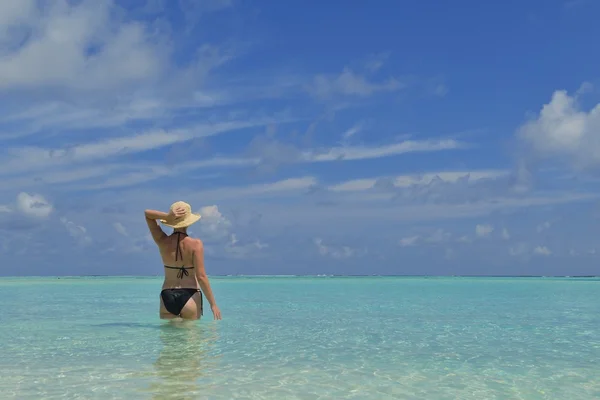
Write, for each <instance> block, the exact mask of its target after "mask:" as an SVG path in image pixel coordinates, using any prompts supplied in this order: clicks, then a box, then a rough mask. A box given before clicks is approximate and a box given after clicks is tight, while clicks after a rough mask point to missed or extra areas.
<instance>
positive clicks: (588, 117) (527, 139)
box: [517, 90, 600, 169]
mask: <svg viewBox="0 0 600 400" xmlns="http://www.w3.org/2000/svg"><path fill="white" fill-rule="evenodd" d="M578 95H579V94H576V95H575V97H572V96H569V95H568V94H567V92H566V91H564V90H558V91H556V92H554V94H553V95H552V99H551V100H550V102H549V103H547V104H545V105H544V106H543V107H542V109H541V111H540V113H539V115H537V117H536V118H535V119H534V120H531V121H528V122H527V123H525V124H523V126H521V127H520V128H519V129H518V131H517V136H518V137H519V139H520V140H521V141H522V142H523V143H525V144H527V145H528V146H530V148H531V150H532V151H533V153H534V154H535V155H537V156H539V157H541V158H548V159H553V160H556V161H561V160H566V161H567V162H569V163H570V164H571V165H572V166H573V167H575V168H577V169H580V168H587V167H592V166H596V165H598V163H600V136H599V135H598V132H599V131H600V104H597V105H596V106H594V107H593V108H591V109H590V110H589V111H585V110H582V109H581V107H580V105H579V104H578V97H577V96H578Z"/></svg>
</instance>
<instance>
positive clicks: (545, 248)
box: [533, 246, 552, 256]
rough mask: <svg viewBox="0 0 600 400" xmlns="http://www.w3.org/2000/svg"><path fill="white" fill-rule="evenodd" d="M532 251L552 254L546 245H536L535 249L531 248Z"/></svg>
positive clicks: (546, 254)
mask: <svg viewBox="0 0 600 400" xmlns="http://www.w3.org/2000/svg"><path fill="white" fill-rule="evenodd" d="M533 253H534V254H537V255H541V256H549V255H551V254H552V251H550V249H549V248H547V247H546V246H537V247H536V248H535V249H533Z"/></svg>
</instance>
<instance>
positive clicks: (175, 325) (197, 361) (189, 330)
mask: <svg viewBox="0 0 600 400" xmlns="http://www.w3.org/2000/svg"><path fill="white" fill-rule="evenodd" d="M159 335H160V340H161V342H162V349H161V351H160V353H159V356H158V358H157V359H156V361H155V362H154V369H155V372H156V377H155V380H154V382H152V383H151V384H150V387H149V390H150V393H152V398H153V399H198V398H201V396H202V393H203V392H206V390H207V389H208V387H207V385H206V383H207V382H208V381H209V379H202V378H210V373H211V371H213V370H215V369H216V365H217V362H218V358H219V356H218V355H217V354H215V342H216V340H217V338H218V335H217V326H216V324H210V323H209V324H202V323H197V322H195V321H183V322H181V321H178V322H174V321H169V322H165V323H164V324H163V325H161V327H160V330H159ZM203 380H204V381H205V382H204V383H203V382H202V381H203Z"/></svg>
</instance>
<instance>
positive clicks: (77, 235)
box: [60, 217, 92, 246]
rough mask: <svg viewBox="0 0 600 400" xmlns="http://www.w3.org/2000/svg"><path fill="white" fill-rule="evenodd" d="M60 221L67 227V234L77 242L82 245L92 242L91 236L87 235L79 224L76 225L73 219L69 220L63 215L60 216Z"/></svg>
mask: <svg viewBox="0 0 600 400" xmlns="http://www.w3.org/2000/svg"><path fill="white" fill-rule="evenodd" d="M60 222H61V223H62V224H63V225H64V226H65V228H67V231H68V232H69V235H71V236H72V237H73V238H74V239H75V240H77V242H78V243H79V244H80V245H82V246H85V245H88V244H90V243H91V242H92V238H90V237H89V236H88V235H87V230H86V229H85V227H83V226H81V225H77V224H76V223H74V222H73V221H69V220H68V219H67V218H65V217H61V218H60Z"/></svg>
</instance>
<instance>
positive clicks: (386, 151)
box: [302, 139, 468, 162]
mask: <svg viewBox="0 0 600 400" xmlns="http://www.w3.org/2000/svg"><path fill="white" fill-rule="evenodd" d="M466 147H468V145H467V144H466V143H462V142H459V141H456V140H454V139H442V140H422V141H417V140H406V141H403V142H400V143H394V144H388V145H384V146H378V147H366V146H343V147H334V148H332V149H329V150H328V151H327V152H325V153H317V152H304V153H303V154H302V160H303V161H309V162H326V161H340V160H366V159H373V158H382V157H389V156H395V155H400V154H405V153H414V152H430V151H442V150H457V149H464V148H466Z"/></svg>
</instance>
